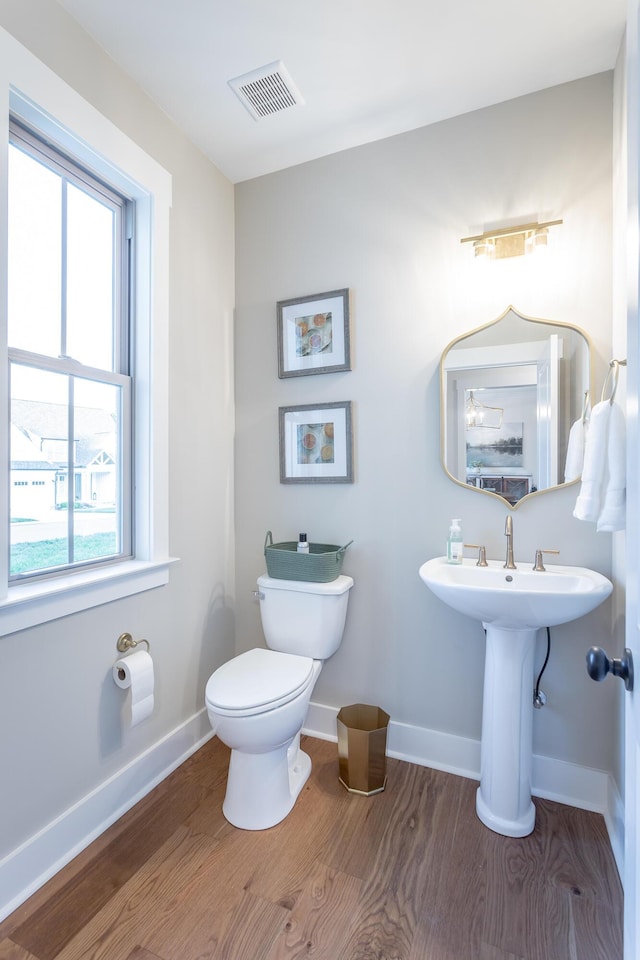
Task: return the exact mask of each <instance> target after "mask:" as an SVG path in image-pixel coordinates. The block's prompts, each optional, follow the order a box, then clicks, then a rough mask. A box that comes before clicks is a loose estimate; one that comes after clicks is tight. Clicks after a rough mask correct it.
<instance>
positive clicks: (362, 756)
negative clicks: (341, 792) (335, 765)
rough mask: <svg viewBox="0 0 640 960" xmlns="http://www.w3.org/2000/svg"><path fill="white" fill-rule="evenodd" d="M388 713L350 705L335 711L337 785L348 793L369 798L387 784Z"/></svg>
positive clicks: (364, 704) (364, 705)
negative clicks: (336, 721) (338, 782)
mask: <svg viewBox="0 0 640 960" xmlns="http://www.w3.org/2000/svg"><path fill="white" fill-rule="evenodd" d="M389 720H390V717H389V714H388V713H386V712H385V711H384V710H382V709H381V708H380V707H372V706H370V705H369V704H367V703H352V704H351V705H350V706H348V707H342V708H341V709H340V711H339V712H338V761H339V768H340V775H339V780H340V783H341V784H342V785H343V786H344V787H346V788H347V790H349V791H350V793H360V794H362V795H363V796H365V797H370V796H371V795H372V794H374V793H381V792H382V791H383V790H384V788H385V785H386V782H387V757H386V748H387V727H388V726H389Z"/></svg>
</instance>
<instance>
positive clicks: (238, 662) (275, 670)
mask: <svg viewBox="0 0 640 960" xmlns="http://www.w3.org/2000/svg"><path fill="white" fill-rule="evenodd" d="M312 672H313V660H312V659H311V657H300V656H297V655H296V654H293V653H280V652H279V651H277V650H264V649H262V648H261V647H257V648H256V649H255V650H247V652H246V653H241V654H240V656H238V657H234V658H233V660H229V661H228V662H227V663H223V664H222V666H221V667H218V669H217V670H216V671H215V673H214V674H212V676H211V677H210V678H209V682H208V683H207V688H206V692H205V697H206V700H207V703H209V704H210V705H211V706H212V707H214V708H216V707H217V708H219V709H221V710H225V711H236V710H237V711H252V712H255V713H259V712H262V711H266V710H272V709H274V708H275V707H278V706H280V705H281V704H284V703H288V702H289V700H293V698H294V697H295V696H296V695H297V694H298V693H299V692H300V691H301V690H303V689H304V687H305V686H306V685H307V683H308V682H309V680H310V678H311V675H312Z"/></svg>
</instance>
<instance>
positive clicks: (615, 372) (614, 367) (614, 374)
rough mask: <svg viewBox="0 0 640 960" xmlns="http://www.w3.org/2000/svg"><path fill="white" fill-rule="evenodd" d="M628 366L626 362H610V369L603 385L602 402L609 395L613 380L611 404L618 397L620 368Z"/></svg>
mask: <svg viewBox="0 0 640 960" xmlns="http://www.w3.org/2000/svg"><path fill="white" fill-rule="evenodd" d="M626 365H627V361H626V360H610V361H609V369H608V370H607V375H606V377H605V380H604V383H603V385H602V394H601V396H600V400H601V401H604V399H605V397H606V395H607V388H608V386H609V380H610V379H611V380H612V385H611V396H610V397H609V403H613V401H614V399H615V396H616V390H617V389H618V377H619V376H620V367H626Z"/></svg>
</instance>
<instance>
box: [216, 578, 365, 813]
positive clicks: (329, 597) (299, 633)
mask: <svg viewBox="0 0 640 960" xmlns="http://www.w3.org/2000/svg"><path fill="white" fill-rule="evenodd" d="M352 586H353V580H352V579H351V577H348V576H345V575H344V574H341V575H340V576H339V577H337V579H335V580H331V581H330V582H329V583H310V582H307V581H303V580H278V579H276V578H274V577H269V576H267V575H263V576H261V577H258V590H257V592H256V596H257V597H258V599H259V601H260V615H261V617H262V628H263V631H264V636H265V640H266V642H267V647H268V648H269V649H267V650H265V649H263V648H262V647H258V648H256V649H254V650H248V651H247V652H246V653H241V654H240V655H239V656H238V657H234V659H233V660H229V661H228V662H227V663H224V664H223V665H222V666H221V667H219V668H218V669H217V670H216V671H215V673H213V674H212V675H211V677H210V678H209V681H208V683H207V687H206V691H205V702H206V705H207V713H208V714H209V721H210V723H211V726H212V727H213V730H214V733H216V734H217V736H218V737H219V738H220V740H222V742H223V743H225V744H226V745H227V746H228V747H231V758H230V761H229V774H228V777H227V792H226V795H225V798H224V803H223V805H222V812H223V813H224V815H225V817H226V819H227V820H228V821H229V822H230V823H232V824H233V825H234V826H236V827H241V828H242V829H243V830H265V829H267V827H273V826H275V824H276V823H280V821H281V820H284V818H285V817H286V816H287V814H288V813H289V812H290V811H291V809H292V807H293V805H294V803H295V802H296V799H297V797H298V794H299V793H300V791H301V790H302V788H303V786H304V785H305V783H306V781H307V779H308V777H309V774H310V773H311V759H310V758H309V757H308V756H307V754H306V753H304V752H303V751H302V750H301V749H300V734H301V732H302V727H303V724H304V721H305V719H306V716H307V710H308V707H309V701H310V700H311V694H312V691H313V688H314V686H315V682H316V680H317V679H318V675H319V673H320V671H321V669H322V664H323V661H324V660H328V658H329V657H330V656H332V655H333V654H334V653H335V652H336V650H337V649H338V647H339V646H340V643H341V642H342V634H343V632H344V624H345V619H346V615H347V604H348V602H349V591H350V589H351V587H352Z"/></svg>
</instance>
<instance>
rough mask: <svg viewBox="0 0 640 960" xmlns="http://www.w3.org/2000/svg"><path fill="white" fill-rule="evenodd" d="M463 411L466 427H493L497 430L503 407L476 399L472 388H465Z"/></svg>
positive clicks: (500, 422) (499, 425) (500, 424)
mask: <svg viewBox="0 0 640 960" xmlns="http://www.w3.org/2000/svg"><path fill="white" fill-rule="evenodd" d="M464 413H465V421H466V425H467V427H493V428H494V429H496V430H497V429H499V428H500V427H501V426H502V416H503V414H504V410H503V408H502V407H490V406H488V405H487V404H486V403H482V402H481V401H480V400H477V399H476V397H475V396H474V391H473V390H465V405H464Z"/></svg>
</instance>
